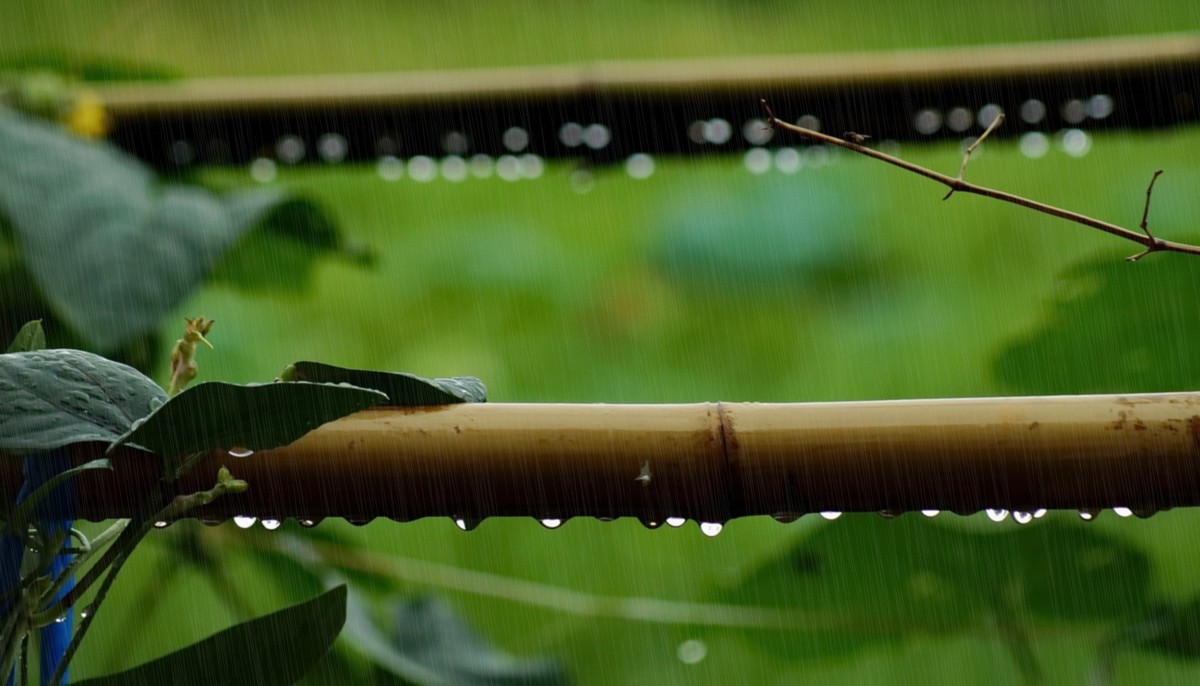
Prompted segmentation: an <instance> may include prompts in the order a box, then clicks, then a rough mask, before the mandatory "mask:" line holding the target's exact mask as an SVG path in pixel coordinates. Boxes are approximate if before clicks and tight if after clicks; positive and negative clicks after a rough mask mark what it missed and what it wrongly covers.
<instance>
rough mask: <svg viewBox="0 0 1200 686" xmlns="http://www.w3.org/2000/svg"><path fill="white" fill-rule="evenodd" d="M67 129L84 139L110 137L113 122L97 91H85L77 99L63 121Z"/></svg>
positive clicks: (80, 92)
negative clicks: (109, 132)
mask: <svg viewBox="0 0 1200 686" xmlns="http://www.w3.org/2000/svg"><path fill="white" fill-rule="evenodd" d="M63 123H64V124H66V126H67V128H68V129H70V130H71V132H72V133H74V134H75V135H77V136H82V137H84V138H103V137H104V136H106V135H108V131H109V128H111V125H112V121H111V119H110V118H109V116H108V112H107V111H106V110H105V109H104V102H103V101H102V100H101V99H100V95H99V94H98V93H96V91H93V90H88V89H84V90H81V91H79V94H78V95H76V97H75V103H74V106H72V108H71V111H70V112H68V113H67V116H66V117H65V119H64V120H63Z"/></svg>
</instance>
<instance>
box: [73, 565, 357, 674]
mask: <svg viewBox="0 0 1200 686" xmlns="http://www.w3.org/2000/svg"><path fill="white" fill-rule="evenodd" d="M345 621H346V587H345V586H338V587H337V588H334V589H331V590H329V591H327V592H325V593H324V594H322V595H319V596H317V597H316V598H313V599H312V600H309V601H307V602H304V603H301V604H299V605H295V606H292V607H289V608H287V609H284V610H280V611H278V612H274V613H272V614H269V615H266V616H264V617H259V618H257V619H252V620H250V621H248V622H245V623H243V624H239V625H237V626H234V627H230V628H229V629H226V630H224V631H222V632H220V633H217V634H214V635H212V636H210V637H208V638H206V639H204V640H203V641H200V642H199V643H194V644H192V645H190V646H188V647H186V648H183V649H181V650H177V651H175V652H173V653H171V654H169V655H166V656H164V657H161V658H159V659H157V660H153V661H151V662H147V663H146V664H143V665H139V666H138V667H134V668H133V669H130V670H127V671H124V672H119V673H117V674H110V675H108V676H103V677H99V678H96V679H87V680H84V681H81V682H79V686H126V685H128V686H134V685H135V684H137V685H139V686H140V685H142V684H175V685H176V686H184V685H191V684H196V685H200V684H223V685H225V686H239V685H242V684H244V685H245V686H272V685H273V684H278V685H279V686H290V685H291V684H293V683H295V682H296V680H298V679H299V678H300V677H302V676H304V675H305V673H307V672H308V671H309V670H310V669H311V668H312V666H313V665H314V664H316V663H317V661H318V660H320V659H321V657H323V656H324V655H325V653H327V652H328V651H329V647H330V646H331V645H333V641H334V639H336V638H337V635H338V632H339V631H341V628H342V625H343V624H344V623H345Z"/></svg>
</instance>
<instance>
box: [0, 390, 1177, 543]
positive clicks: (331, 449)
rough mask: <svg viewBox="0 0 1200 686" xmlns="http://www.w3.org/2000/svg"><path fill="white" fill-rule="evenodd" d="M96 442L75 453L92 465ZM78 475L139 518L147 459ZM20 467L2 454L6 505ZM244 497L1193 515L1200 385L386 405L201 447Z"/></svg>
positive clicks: (200, 473) (692, 510)
mask: <svg viewBox="0 0 1200 686" xmlns="http://www.w3.org/2000/svg"><path fill="white" fill-rule="evenodd" d="M102 450H103V448H102V447H101V446H91V447H87V448H83V449H80V450H78V451H77V452H78V453H79V454H78V458H79V459H81V460H82V459H88V458H89V457H94V454H95V453H96V452H99V451H102ZM119 458H120V459H119V461H118V468H117V469H116V470H115V471H113V472H105V473H97V472H89V473H88V474H85V475H83V476H81V477H79V478H78V479H77V481H76V484H77V493H78V501H79V502H78V511H77V512H76V515H77V516H78V517H81V518H87V519H102V518H109V517H118V516H122V515H128V514H129V513H130V512H131V511H132V508H133V507H134V505H135V504H136V503H137V502H139V499H140V498H141V497H143V495H144V494H145V493H146V489H148V488H152V487H154V484H153V481H152V478H153V476H152V475H153V473H154V469H153V467H154V463H153V460H154V459H155V458H153V457H152V456H148V455H145V454H138V453H129V454H124V455H121V456H119ZM18 463H19V461H16V460H8V461H5V464H4V467H5V470H6V471H4V472H3V473H0V489H3V492H4V495H3V496H2V497H9V494H10V492H12V493H15V489H16V487H17V486H18V484H19V480H20V475H19V468H17V467H16V465H17V464H18ZM222 465H225V466H227V467H229V469H230V470H231V471H232V472H233V473H234V475H235V476H237V477H239V478H242V479H245V480H246V481H248V482H249V484H250V489H249V491H248V492H247V493H245V494H241V495H237V496H229V497H226V498H223V499H221V500H218V501H217V502H215V503H213V504H212V505H211V506H209V507H208V508H206V509H203V510H200V511H197V512H195V513H193V514H194V515H195V516H197V517H200V518H202V519H204V518H210V519H224V518H228V517H230V516H234V515H248V516H256V517H261V518H273V519H283V518H286V517H294V518H297V519H301V520H319V519H321V518H326V517H344V518H347V519H350V520H352V521H366V520H370V519H372V518H375V517H388V518H393V519H397V520H411V519H417V518H421V517H430V516H436V517H453V518H456V519H461V520H463V521H464V522H475V521H478V520H481V519H484V518H487V517H496V516H503V517H510V516H524V517H535V518H538V519H567V518H570V517H583V516H586V517H599V518H615V517H637V518H640V519H642V520H643V521H646V522H662V521H664V520H666V519H667V518H669V517H679V518H687V519H695V520H698V521H702V522H723V521H726V520H728V519H731V518H735V517H741V516H748V515H775V516H777V517H780V518H785V519H788V518H792V517H794V516H797V515H800V514H803V513H810V512H821V511H838V512H842V511H870V512H892V513H900V512H905V511H914V510H942V511H953V512H959V513H972V512H977V511H979V510H981V509H985V508H996V509H1007V510H1012V511H1034V510H1036V509H1040V508H1050V509H1058V508H1064V509H1080V510H1098V509H1103V508H1110V507H1126V508H1130V509H1132V510H1133V511H1135V512H1139V513H1148V512H1153V511H1157V510H1162V509H1167V508H1171V507H1180V506H1195V505H1200V393H1166V394H1148V395H1097V396H1060V397H1028V398H978V399H940V400H903V401H872V402H841V403H795V404H768V403H763V404H759V403H696V404H683V405H570V404H563V405H536V404H500V403H495V404H493V403H485V404H466V405H450V406H444V407H436V408H419V409H400V408H384V409H375V410H369V411H364V412H360V413H358V414H355V415H353V416H350V417H347V418H344V419H341V420H339V421H335V422H332V423H329V424H326V425H325V426H322V427H320V428H318V429H317V430H315V431H313V432H312V433H310V434H308V435H307V436H305V437H304V438H302V439H300V440H298V441H296V442H295V443H293V444H292V445H289V446H287V447H284V448H279V449H276V450H271V451H265V452H262V453H259V454H256V455H253V456H251V457H248V458H238V457H234V456H231V455H229V454H226V453H214V454H211V455H209V456H207V457H206V458H205V459H204V460H203V461H202V462H201V464H200V465H199V466H198V467H197V468H196V469H195V470H193V471H192V472H191V473H190V474H189V475H188V476H187V477H186V478H185V479H184V480H183V481H182V482H181V483H179V484H178V490H179V492H183V493H186V492H192V491H198V490H203V489H205V488H208V487H209V486H211V484H212V480H213V478H214V476H215V474H216V471H217V469H218V468H219V467H220V466H222Z"/></svg>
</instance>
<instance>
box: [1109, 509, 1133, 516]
mask: <svg viewBox="0 0 1200 686" xmlns="http://www.w3.org/2000/svg"><path fill="white" fill-rule="evenodd" d="M1112 511H1113V514H1115V515H1117V516H1118V517H1132V516H1133V510H1131V509H1129V508H1128V507H1114V508H1113V509H1112Z"/></svg>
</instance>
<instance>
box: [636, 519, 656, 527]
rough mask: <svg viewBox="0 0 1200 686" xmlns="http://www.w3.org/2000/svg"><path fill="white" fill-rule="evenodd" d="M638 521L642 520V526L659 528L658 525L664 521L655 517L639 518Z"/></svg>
mask: <svg viewBox="0 0 1200 686" xmlns="http://www.w3.org/2000/svg"><path fill="white" fill-rule="evenodd" d="M638 521H639V522H641V523H642V526H644V527H646V528H647V529H657V528H658V527H660V526H662V522H660V521H658V520H655V519H643V518H638Z"/></svg>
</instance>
